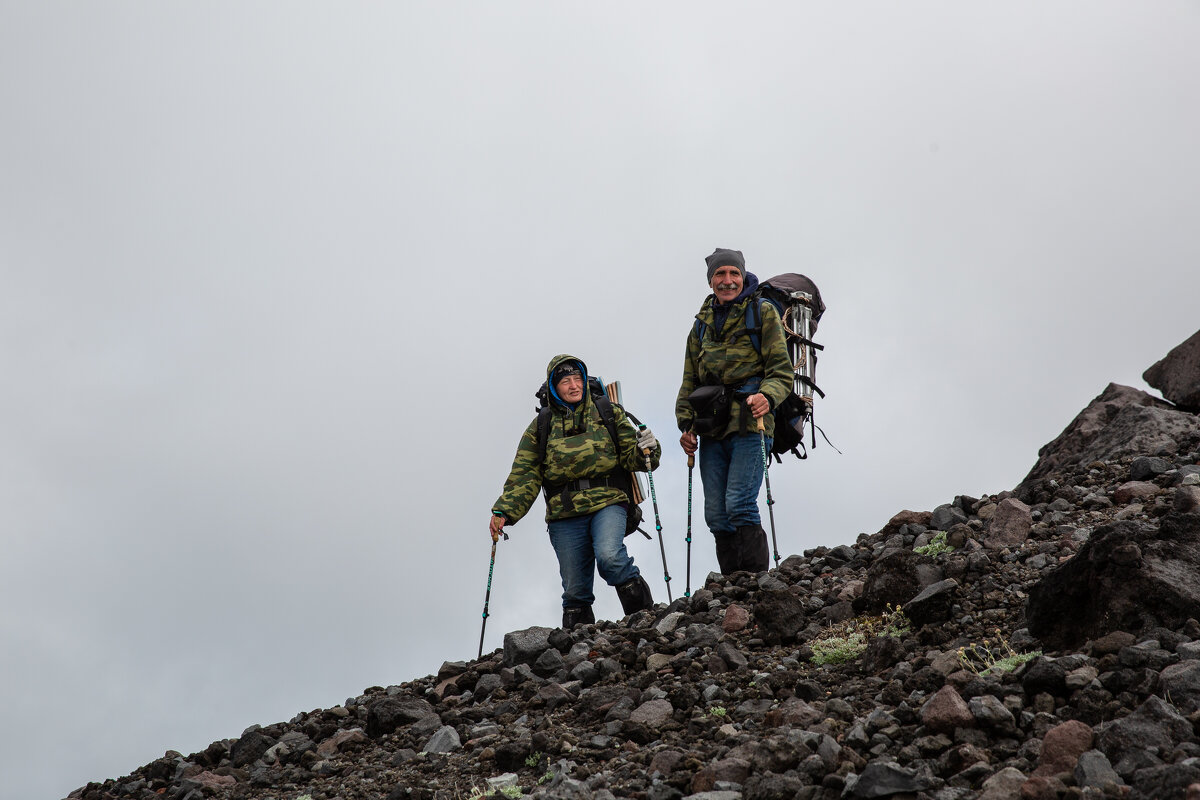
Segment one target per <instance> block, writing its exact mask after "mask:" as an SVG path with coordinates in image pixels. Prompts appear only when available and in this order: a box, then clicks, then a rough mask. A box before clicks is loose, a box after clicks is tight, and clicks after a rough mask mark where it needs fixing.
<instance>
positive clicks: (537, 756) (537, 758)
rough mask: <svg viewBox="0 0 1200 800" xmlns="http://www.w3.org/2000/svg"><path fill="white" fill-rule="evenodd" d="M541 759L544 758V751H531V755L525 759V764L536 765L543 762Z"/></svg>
mask: <svg viewBox="0 0 1200 800" xmlns="http://www.w3.org/2000/svg"><path fill="white" fill-rule="evenodd" d="M541 760H542V753H541V751H540V750H539V751H538V752H536V753H530V754H529V756H528V757H527V758H526V759H525V766H527V767H536V766H537V765H538V764H539V763H540V762H541Z"/></svg>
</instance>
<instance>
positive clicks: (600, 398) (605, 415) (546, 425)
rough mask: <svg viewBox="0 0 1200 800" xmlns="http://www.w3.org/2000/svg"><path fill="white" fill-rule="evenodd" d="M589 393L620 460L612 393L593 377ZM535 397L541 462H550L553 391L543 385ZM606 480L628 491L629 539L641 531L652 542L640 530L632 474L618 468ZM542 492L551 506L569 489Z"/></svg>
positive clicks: (644, 534)
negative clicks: (553, 499)
mask: <svg viewBox="0 0 1200 800" xmlns="http://www.w3.org/2000/svg"><path fill="white" fill-rule="evenodd" d="M587 390H588V394H590V395H591V397H592V402H593V403H595V404H596V410H597V411H599V412H600V420H601V421H602V422H603V423H604V427H605V428H607V429H608V435H609V436H610V437H612V442H613V448H614V449H615V450H616V451H617V454H618V456H619V454H620V452H621V444H620V440H619V439H618V438H617V417H616V414H614V413H613V401H612V400H610V399H609V397H608V393H607V392H605V391H604V384H603V383H601V382H600V379H599V378H590V377H589V378H588V379H587ZM533 396H534V397H536V398H537V400H538V407H537V408H536V409H534V410H535V411H536V412H537V453H538V461H539V462H541V461H545V460H546V440H547V439H549V438H550V416H551V415H552V414H553V413H554V411H553V409H551V408H550V389H549V387H548V386H547V385H546V384H545V383H542V385H541V386H540V387H539V388H538V390H537V391H536V392H534V395H533ZM621 410H622V411H624V412H625V416H627V417H629V419H630V420H632V421H633V423H634V424H635V425H637V426H638V427H641V425H642V423H641V421H640V420H638V418H637V417H635V416H634V415H633V414H632V413H630V412H629V410H628V409H626V408H625V407H624V406H622V407H621ZM606 477H608V478H609V479H611V480H612V481H613V484H612V485H613V486H614V487H616V488H619V489H621V490H622V491H624V492H625V496H626V497H628V498H629V511H628V513H627V516H626V517H625V535H626V536H628V535H629V534H631V533H633V532H634V531H640V532H641V534H642V535H643V536H645V537H646V538H647V539H649V538H650V534H649V533H646V531H643V530H641V527H640V526H641V524H642V509H641V506H639V505H638V502H639V501H638V499H637V498H636V497H635V496H634V491H633V483H634V478H633V476H632V475H630V474H629V472H628V471H626V470H624V469H621V467H620V466H619V465H618V467H617V468H616V469H615V470H613V471H612V472H611V473H609V474H608V476H606ZM542 489H543V491H544V492H545V494H546V500H547V502H549V499H550V496H551V495H552V494H554V493H555V492H557V491H560V490H565V489H567V486H566V485H563V486H545V485H544V486H543V487H542ZM566 497H567V499H566V501H565V502H566V503H567V505H568V507H570V505H569V504H570V496H569V494H568V495H567V496H566Z"/></svg>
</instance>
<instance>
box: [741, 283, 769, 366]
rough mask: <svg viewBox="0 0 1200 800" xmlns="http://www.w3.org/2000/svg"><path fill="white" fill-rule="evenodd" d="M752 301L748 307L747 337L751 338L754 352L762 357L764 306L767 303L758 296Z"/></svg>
mask: <svg viewBox="0 0 1200 800" xmlns="http://www.w3.org/2000/svg"><path fill="white" fill-rule="evenodd" d="M750 300H751V302H750V303H748V304H747V305H746V335H748V336H749V337H750V344H752V345H753V346H754V352H756V353H758V355H759V356H762V304H763V303H765V302H767V301H766V300H764V299H763V298H761V297H759V296H758V295H753V296H752V297H751V298H750Z"/></svg>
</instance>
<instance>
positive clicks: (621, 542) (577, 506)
mask: <svg viewBox="0 0 1200 800" xmlns="http://www.w3.org/2000/svg"><path fill="white" fill-rule="evenodd" d="M587 386H588V378H587V367H586V366H585V365H584V363H583V362H582V361H580V360H579V359H578V358H575V357H574V356H570V355H558V356H555V357H554V358H552V359H551V360H550V364H549V365H548V366H547V367H546V385H545V391H546V393H547V401H548V405H549V408H550V413H549V425H548V430H547V431H546V441H545V458H542V457H541V455H540V453H539V448H538V430H537V428H538V424H537V422H538V421H537V419H536V418H535V419H534V420H533V422H531V423H529V427H527V428H526V429H525V433H523V434H522V435H521V442H520V444H519V445H518V446H517V455H516V457H515V458H514V459H513V464H512V470H511V471H510V472H509V474H508V479H507V480H506V481H505V482H504V491H503V492H501V494H500V497H499V499H497V500H496V502H495V504H494V505H493V506H492V518H491V521H490V524H489V532H490V534H491V536H492V539H493V540H495V538H496V537H497V536H498V535H499V534H500V531H501V530H503V528H504V526H505V525H515V524H516V523H517V522H518V521H519V520H520V519H521V518H522V517H524V516H525V514H526V513H528V512H529V509H530V507H532V505H533V501H534V500H536V499H537V496H538V492H539V491H544V492H545V496H546V527H547V529H548V531H549V533H550V543H551V544H552V545H553V546H554V552H555V554H556V555H557V556H558V569H559V574H560V575H561V577H562V585H563V595H562V599H563V627H564V628H566V629H568V630H569V629H570V628H571V627H572V626H574V625H575V624H579V623H589V622H595V615H594V614H593V613H592V603H593V601H594V600H595V595H593V593H592V580H593V577H594V572H595V571H596V570H599V572H600V577H602V578H603V579H604V580H605V581H606V582H607V583H608V584H609V585H610V586H615V587H616V588H617V596H618V597H619V598H620V600H621V607H622V609H624V611H625V613H626V614H632V613H633V612H635V611H640V610H641V609H643V608H648V607H649V606H650V605H652V604H653V602H654V601H653V599H652V598H651V596H650V587H649V586H647V585H646V581H645V580H644V579H643V578H642V576H641V572H640V571H639V570H638V568H637V567H636V566H634V563H633V558H632V557H630V555H629V554H628V553H627V552H626V550H625V528H626V525H625V522H626V518H627V514H628V513H629V511H628V509H629V505H628V504H629V496H628V495H627V494H626V489H625V486H626V485H627V481H628V478H627V476H626V473H628V472H631V471H639V470H640V471H645V469H646V457H645V455H644V453H643V449H649V450H650V451H651V452H650V459H651V465H652V467H654V468H657V466H658V460H659V457H660V456H661V455H662V448H661V447H660V446H659V444H658V441H657V440H656V439H655V438H654V434H652V433H651V432H650V430H649V429H648V428H643V429H642V430H641V431H640V432H639V431H638V430H637V429H636V428H635V427H634V426H633V423H632V421H630V419H629V417H628V415H626V413H625V410H624V409H623V408H621V406H620V405H618V404H617V403H613V404H612V410H613V416H614V417H615V420H614V421H615V423H616V432H617V441H616V443H614V442H613V437H612V435H611V433H610V432H609V430H608V427H607V426H606V425H605V424H604V421H603V419H602V418H601V416H600V411H599V409H598V408H597V406H596V402H595V401H594V399H593V398H592V397H591V394H590V393H589V392H588V389H587Z"/></svg>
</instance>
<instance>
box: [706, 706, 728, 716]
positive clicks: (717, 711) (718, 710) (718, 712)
mask: <svg viewBox="0 0 1200 800" xmlns="http://www.w3.org/2000/svg"><path fill="white" fill-rule="evenodd" d="M708 713H709V714H712V715H713V716H714V717H721V718H724V717H725V714H726V713H728V712H726V711H725V706H713V707H712V708H710V709H709V710H708Z"/></svg>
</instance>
